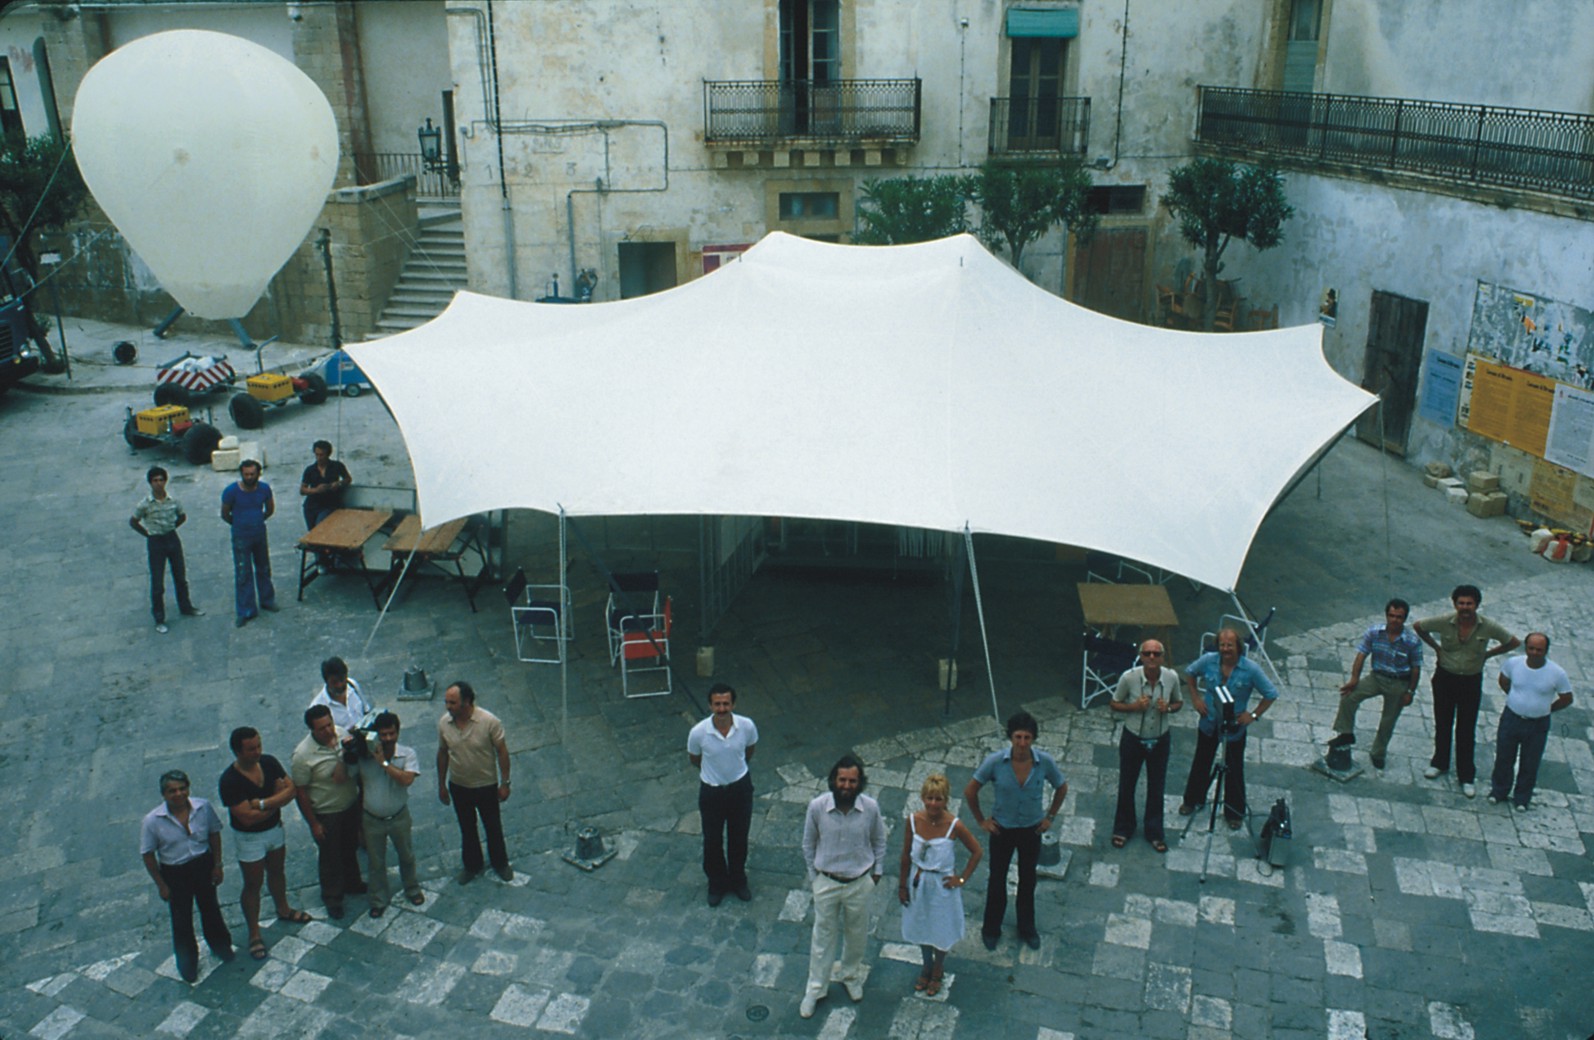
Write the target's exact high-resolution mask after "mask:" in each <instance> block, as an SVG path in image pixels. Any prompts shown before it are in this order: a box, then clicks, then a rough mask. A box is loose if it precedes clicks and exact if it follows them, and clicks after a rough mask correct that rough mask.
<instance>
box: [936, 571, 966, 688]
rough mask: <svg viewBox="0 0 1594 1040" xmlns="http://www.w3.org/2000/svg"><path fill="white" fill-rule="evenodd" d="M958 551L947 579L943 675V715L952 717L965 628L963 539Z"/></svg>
mask: <svg viewBox="0 0 1594 1040" xmlns="http://www.w3.org/2000/svg"><path fill="white" fill-rule="evenodd" d="M955 544H956V545H957V552H955V553H953V559H952V561H951V563H950V564H949V565H948V567H947V575H946V576H947V580H948V581H949V582H950V583H951V587H950V588H949V589H947V649H946V660H947V671H946V675H945V676H944V677H943V679H944V681H943V683H942V685H943V686H944V687H945V690H946V697H945V698H943V703H942V705H941V717H942V718H950V717H951V715H952V687H953V685H954V684H953V682H952V669H953V667H954V666H955V662H956V661H957V656H958V644H959V643H960V642H961V641H962V640H961V636H962V629H963V624H962V622H963V571H964V567H963V561H962V560H960V559H958V558H957V553H963V552H965V549H964V545H963V543H962V542H961V541H959V542H957V543H955Z"/></svg>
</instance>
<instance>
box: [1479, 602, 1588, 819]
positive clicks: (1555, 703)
mask: <svg viewBox="0 0 1594 1040" xmlns="http://www.w3.org/2000/svg"><path fill="white" fill-rule="evenodd" d="M1522 651H1523V653H1524V655H1525V656H1523V657H1512V658H1510V659H1508V660H1507V661H1506V662H1505V664H1503V665H1501V666H1500V689H1502V690H1504V691H1505V693H1506V698H1505V707H1504V708H1502V709H1501V710H1500V728H1499V730H1498V733H1497V736H1496V742H1495V749H1494V775H1493V777H1491V778H1490V784H1489V804H1490V805H1495V804H1498V803H1500V802H1503V801H1505V800H1506V798H1507V796H1509V797H1510V798H1511V801H1512V803H1513V804H1515V805H1516V807H1517V812H1527V811H1528V807H1529V806H1530V805H1531V804H1532V800H1533V785H1534V784H1535V783H1536V782H1537V781H1538V779H1539V760H1540V759H1542V758H1543V757H1544V745H1545V743H1546V742H1547V741H1548V740H1549V738H1550V713H1551V712H1555V711H1560V710H1561V709H1562V708H1565V707H1566V706H1567V705H1569V704H1571V703H1572V680H1571V679H1569V678H1567V675H1566V669H1564V668H1562V667H1561V666H1560V665H1558V664H1556V663H1555V662H1554V661H1552V660H1550V637H1549V636H1547V635H1545V634H1544V633H1543V632H1529V633H1528V636H1527V638H1526V639H1524V640H1523V641H1522ZM1518 753H1520V754H1521V756H1522V766H1521V768H1520V769H1518V768H1517V755H1518ZM1513 771H1515V772H1516V791H1515V792H1514V793H1513V792H1512V790H1511V774H1512V772H1513Z"/></svg>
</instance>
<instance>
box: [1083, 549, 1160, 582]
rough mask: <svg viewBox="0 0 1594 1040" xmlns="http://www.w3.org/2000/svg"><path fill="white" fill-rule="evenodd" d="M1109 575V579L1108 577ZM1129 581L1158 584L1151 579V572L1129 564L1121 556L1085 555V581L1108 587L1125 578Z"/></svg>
mask: <svg viewBox="0 0 1594 1040" xmlns="http://www.w3.org/2000/svg"><path fill="white" fill-rule="evenodd" d="M1109 574H1111V575H1112V576H1111V577H1108V575H1109ZM1126 577H1127V578H1128V579H1129V580H1131V581H1136V580H1143V581H1145V582H1146V583H1147V584H1148V585H1156V584H1159V582H1158V581H1157V580H1156V579H1155V578H1154V577H1152V575H1151V572H1150V571H1148V570H1146V569H1145V568H1144V567H1140V566H1138V565H1136V564H1133V563H1130V562H1129V561H1128V560H1126V559H1124V558H1123V557H1121V556H1113V555H1110V554H1109V553H1102V552H1088V553H1086V554H1085V580H1086V581H1099V582H1103V583H1105V584H1108V585H1119V584H1122V583H1123V581H1124V579H1125V578H1126Z"/></svg>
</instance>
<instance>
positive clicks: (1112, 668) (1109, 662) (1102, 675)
mask: <svg viewBox="0 0 1594 1040" xmlns="http://www.w3.org/2000/svg"><path fill="white" fill-rule="evenodd" d="M1083 643H1084V653H1083V654H1082V655H1081V664H1080V673H1079V706H1080V707H1081V708H1088V707H1090V702H1091V701H1093V700H1095V699H1096V698H1097V697H1100V696H1103V695H1106V696H1108V697H1111V696H1112V694H1113V691H1114V690H1115V689H1117V688H1118V677H1119V676H1120V675H1122V674H1124V672H1127V671H1128V670H1129V669H1131V668H1133V667H1134V666H1135V663H1136V662H1137V661H1138V660H1139V650H1138V649H1137V648H1136V647H1135V645H1134V644H1133V643H1125V642H1123V641H1122V640H1119V639H1109V638H1108V637H1106V636H1101V635H1097V634H1096V633H1094V632H1091V631H1089V630H1088V629H1087V630H1086V632H1085V635H1084V638H1083Z"/></svg>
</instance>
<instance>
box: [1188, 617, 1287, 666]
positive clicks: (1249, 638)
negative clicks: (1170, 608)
mask: <svg viewBox="0 0 1594 1040" xmlns="http://www.w3.org/2000/svg"><path fill="white" fill-rule="evenodd" d="M1278 609H1279V608H1278V607H1269V608H1268V609H1267V615H1266V616H1265V617H1263V618H1262V620H1261V621H1252V620H1250V619H1249V618H1243V617H1241V616H1240V615H1238V614H1225V615H1223V616H1222V617H1220V618H1218V627H1217V628H1216V629H1214V630H1213V631H1211V632H1203V633H1201V652H1202V653H1211V652H1212V651H1213V650H1216V649H1217V648H1218V632H1219V631H1221V630H1223V629H1225V628H1232V629H1234V630H1235V631H1237V632H1239V633H1240V634H1241V635H1243V636H1245V639H1244V640H1243V645H1242V646H1241V647H1240V653H1242V654H1246V653H1250V652H1251V651H1252V650H1256V651H1258V652H1260V653H1261V654H1262V656H1264V657H1266V656H1267V626H1268V625H1269V624H1270V623H1271V622H1272V621H1273V615H1274V614H1276V613H1277V612H1278ZM1268 663H1269V664H1272V662H1271V661H1269V662H1268Z"/></svg>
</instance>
